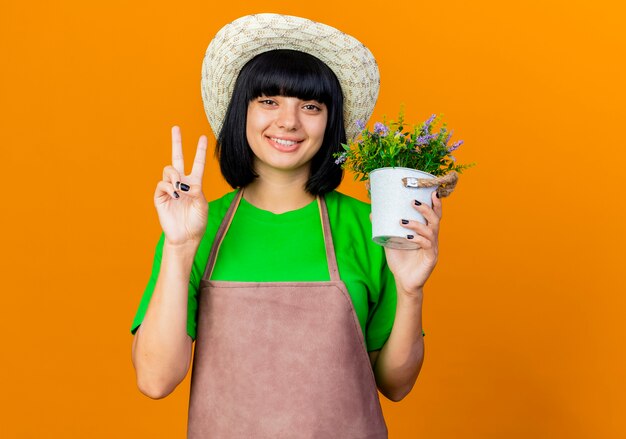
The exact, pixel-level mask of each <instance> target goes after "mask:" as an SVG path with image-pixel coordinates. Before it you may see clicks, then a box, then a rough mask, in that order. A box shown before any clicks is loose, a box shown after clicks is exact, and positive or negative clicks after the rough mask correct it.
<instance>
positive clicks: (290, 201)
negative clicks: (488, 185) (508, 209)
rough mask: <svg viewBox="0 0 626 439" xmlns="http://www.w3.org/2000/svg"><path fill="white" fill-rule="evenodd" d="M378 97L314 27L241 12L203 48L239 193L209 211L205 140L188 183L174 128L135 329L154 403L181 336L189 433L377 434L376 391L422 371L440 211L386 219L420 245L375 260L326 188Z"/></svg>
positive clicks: (398, 395) (367, 239)
mask: <svg viewBox="0 0 626 439" xmlns="http://www.w3.org/2000/svg"><path fill="white" fill-rule="evenodd" d="M235 79H236V82H235ZM233 82H235V83H234V84H233ZM377 94H378V69H377V67H376V63H375V61H374V59H373V57H372V56H371V53H370V52H369V50H367V48H365V47H364V46H363V45H362V44H361V43H359V42H358V41H356V40H355V39H354V38H352V37H350V36H348V35H345V34H343V33H341V32H339V31H337V30H336V29H333V28H330V27H328V26H325V25H322V24H320V23H314V22H311V21H309V20H305V19H301V18H297V17H288V16H280V15H274V14H259V15H255V16H247V17H243V18H241V19H239V20H236V21H235V22H233V23H231V24H229V25H227V26H226V27H225V28H223V29H222V30H221V31H220V32H219V33H218V34H217V36H216V37H215V39H214V40H213V41H212V43H211V45H210V46H209V49H208V50H207V55H206V57H205V62H204V65H203V99H204V103H205V109H206V111H207V116H208V118H209V121H210V123H211V126H212V128H213V129H214V132H216V136H217V137H218V147H217V153H218V156H219V160H220V168H221V171H222V174H223V175H224V177H225V178H226V180H227V181H228V182H229V183H230V184H231V186H232V187H233V188H236V189H238V190H236V191H234V192H231V193H229V194H226V195H225V196H224V197H222V198H220V199H218V200H215V201H212V202H211V203H207V202H206V199H205V198H204V195H203V194H202V176H203V169H204V162H205V154H206V147H207V140H206V137H204V136H202V137H201V138H200V141H199V142H198V148H197V152H196V157H195V160H194V164H193V168H192V171H191V174H189V175H185V174H184V162H183V157H182V146H181V136H180V130H179V129H178V127H174V128H173V129H172V165H171V166H167V167H166V168H165V169H164V172H163V180H162V181H161V182H159V183H158V185H157V189H156V192H155V205H156V208H157V212H158V214H159V220H160V222H161V226H162V228H163V235H162V237H161V240H160V242H159V245H158V246H157V252H156V255H155V263H154V268H153V275H152V278H151V281H150V283H149V284H148V287H147V288H146V292H145V293H144V297H143V299H142V303H141V305H140V308H139V311H138V312H137V315H136V317H135V321H134V322H133V327H132V332H133V333H135V331H136V333H135V338H134V341H133V364H134V365H135V368H136V371H137V382H138V386H139V388H140V390H141V391H142V392H143V393H145V394H146V395H148V396H150V397H152V398H161V397H164V396H166V395H168V394H169V393H171V392H172V391H173V389H174V388H175V387H176V386H177V385H178V384H179V383H180V382H181V381H182V380H183V379H184V377H185V375H186V374H187V372H188V370H189V367H190V364H191V358H192V345H193V341H194V340H195V351H194V356H193V362H194V365H193V369H192V383H191V397H190V407H189V426H188V435H189V437H218V438H219V437H228V438H235V437H341V438H364V437H368V438H370V437H371V438H379V437H387V429H386V426H385V423H384V420H383V418H382V411H381V408H380V402H379V400H378V394H377V391H376V388H377V387H378V389H379V390H380V391H381V392H382V393H383V394H384V395H385V396H386V397H387V398H389V399H391V400H393V401H399V400H401V399H402V398H403V397H404V396H406V394H408V392H409V391H410V390H411V388H412V387H413V384H414V383H415V380H416V378H417V375H418V374H419V370H420V368H421V364H422V361H423V355H424V345H423V333H422V332H421V329H422V328H421V306H422V298H423V286H424V283H425V282H426V280H427V279H428V277H429V276H430V273H431V272H432V270H433V269H434V266H435V264H436V261H437V248H438V244H437V235H438V228H439V220H440V218H441V202H440V200H439V199H438V198H436V197H433V209H431V208H429V207H428V206H425V205H420V206H417V205H416V206H414V207H415V208H416V209H417V210H418V211H419V212H421V213H422V214H423V215H424V217H425V218H426V219H427V221H428V224H427V225H422V224H420V223H419V222H416V221H405V220H403V219H400V218H399V219H398V221H402V224H403V225H404V226H405V227H406V228H407V238H408V239H415V240H417V241H418V242H419V243H420V245H421V249H419V250H417V251H404V250H392V249H384V251H383V249H382V248H381V247H378V246H377V245H376V244H374V243H373V242H372V241H371V225H370V224H369V218H368V214H369V206H368V205H367V204H365V203H362V202H360V201H357V200H355V199H353V198H350V197H347V196H345V195H342V194H339V193H337V192H335V191H334V189H335V188H336V187H337V186H338V185H339V183H340V181H341V178H342V171H341V169H340V168H339V167H338V166H337V165H335V163H334V159H333V153H335V152H337V151H339V150H340V148H341V143H343V142H345V140H346V131H348V133H349V135H351V136H353V135H354V134H355V128H354V127H355V122H356V120H357V119H363V120H366V119H367V118H368V117H369V116H370V114H371V112H372V109H373V106H374V104H375V101H376V97H377ZM344 98H345V102H344ZM225 102H227V105H226V104H225ZM392 273H393V274H392Z"/></svg>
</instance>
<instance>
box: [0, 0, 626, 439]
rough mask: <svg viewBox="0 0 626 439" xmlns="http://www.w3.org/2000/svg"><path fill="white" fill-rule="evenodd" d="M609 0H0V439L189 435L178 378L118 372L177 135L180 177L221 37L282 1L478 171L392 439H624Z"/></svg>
mask: <svg viewBox="0 0 626 439" xmlns="http://www.w3.org/2000/svg"><path fill="white" fill-rule="evenodd" d="M622 4H623V3H622V2H618V1H613V2H611V1H603V0H600V1H595V2H587V1H584V2H583V1H573V0H568V1H564V0H558V1H557V0H555V1H550V2H545V1H540V0H533V1H525V2H516V3H513V4H507V2H502V1H495V0H494V1H486V0H478V1H471V2H470V1H445V2H444V1H438V2H433V1H430V2H414V1H405V0H400V1H393V2H386V3H385V2H376V3H374V2H371V3H365V2H362V1H361V2H357V1H347V2H338V1H316V2H294V1H274V0H267V1H265V2H262V3H261V2H257V3H255V4H253V5H250V4H247V3H243V2H242V3H239V4H238V3H236V2H230V1H228V2H220V3H216V2H208V1H203V2H158V1H154V0H153V1H146V0H137V1H133V2H129V1H120V0H113V1H107V2H97V3H93V2H85V1H69V0H65V1H63V0H61V1H55V2H43V1H42V2H27V1H26V2H18V1H17V0H8V1H7V0H4V1H3V2H2V4H1V6H0V49H1V52H0V54H1V59H2V61H1V62H2V68H1V69H0V99H1V106H0V111H1V112H2V115H1V116H2V117H1V118H0V124H2V127H1V128H2V129H1V131H0V133H1V135H2V141H1V145H2V146H1V148H2V170H3V174H2V175H3V184H2V186H3V191H2V192H3V193H2V201H1V202H0V209H1V212H0V213H1V217H0V221H1V226H2V244H1V246H2V247H1V248H2V252H1V254H2V264H1V267H2V268H1V269H2V276H1V285H2V287H1V289H2V294H1V295H0V300H1V305H0V310H1V311H0V312H1V313H2V314H1V315H0V334H2V345H3V346H2V347H3V354H2V358H3V359H2V361H0V371H1V374H0V376H1V379H2V392H1V395H2V396H0V398H1V401H2V418H3V420H2V427H1V430H0V431H1V432H2V433H0V435H2V437H7V438H31V437H42V438H43V437H45V438H68V437H72V438H111V437H116V438H125V437H128V438H131V437H163V438H164V437H184V434H185V428H186V411H187V398H188V388H189V381H188V378H187V380H185V382H184V383H183V384H182V385H181V386H180V387H179V388H178V389H177V390H176V391H175V392H174V393H173V394H172V395H170V396H169V397H167V398H166V399H164V400H160V401H153V400H150V399H149V398H147V397H145V396H143V395H142V394H140V393H139V391H138V390H137V388H136V385H135V377H134V370H133V368H132V364H131V361H130V347H131V335H130V332H129V327H130V324H131V320H132V318H133V316H134V313H135V311H136V308H137V305H138V303H139V299H140V297H141V294H142V292H143V289H144V287H145V284H146V282H147V280H148V277H149V274H150V268H151V264H152V257H153V252H154V247H155V244H156V242H157V239H158V237H159V233H160V227H159V223H158V219H157V216H156V212H155V210H154V207H153V201H152V196H153V193H154V188H155V186H156V183H157V181H158V180H159V179H160V176H161V171H162V168H163V167H164V166H165V165H167V164H168V161H169V159H170V127H171V126H172V125H174V124H179V125H180V126H181V127H182V133H183V145H184V151H185V154H186V156H187V157H188V163H189V164H190V162H191V160H192V157H193V153H194V152H195V146H196V141H197V138H198V136H199V135H200V134H203V133H205V134H210V129H209V126H208V123H207V121H206V118H205V115H204V111H203V107H202V101H201V97H200V68H201V62H202V57H203V54H204V51H205V50H206V47H207V45H208V43H209V41H210V39H211V38H212V36H213V35H214V34H215V32H217V30H218V29H219V28H220V27H221V26H222V25H224V24H225V23H226V22H229V21H232V20H233V19H235V18H237V17H239V16H242V15H245V14H248V13H255V12H282V13H288V14H292V15H300V16H306V17H308V18H311V19H314V20H318V21H322V22H324V23H327V24H329V25H332V26H334V27H337V28H339V29H341V30H344V31H346V32H348V33H350V34H352V35H354V36H355V37H357V38H358V39H360V40H361V41H363V42H364V43H365V44H366V45H367V46H368V47H369V48H370V49H371V50H372V52H373V53H374V55H375V56H376V57H377V59H378V62H379V66H380V70H381V77H382V85H381V93H380V98H379V102H378V105H377V107H376V112H375V115H374V118H373V120H372V122H373V121H375V120H380V119H381V118H382V116H383V115H387V116H391V117H393V116H395V115H396V114H397V110H398V108H399V106H400V104H401V103H405V105H406V113H407V119H408V120H412V121H422V120H425V119H426V118H427V117H428V116H430V114H432V113H443V114H444V120H445V121H447V122H448V127H449V128H452V129H454V130H455V135H454V136H453V138H452V141H454V140H459V139H463V140H464V141H465V143H464V145H463V146H462V147H461V149H459V150H458V154H457V157H458V159H459V162H462V163H467V162H471V161H476V162H478V166H476V167H474V168H472V169H470V170H468V171H466V173H464V174H463V175H462V177H461V180H460V182H459V186H458V188H457V190H456V191H455V193H454V194H453V195H452V196H451V197H450V198H447V199H444V203H443V212H444V218H443V222H442V228H441V232H440V259H439V263H438V265H437V268H436V269H435V272H434V273H433V275H432V277H431V278H430V280H429V281H428V283H427V285H426V290H425V301H424V328H425V331H426V333H427V336H426V339H425V342H426V357H425V363H424V366H423V369H422V371H421V374H420V376H419V378H418V381H417V383H416V385H415V387H414V389H413V391H412V393H411V394H410V395H409V396H408V397H407V398H406V399H404V400H403V401H401V402H400V403H391V402H389V401H387V400H384V398H383V409H384V412H385V417H386V419H387V423H388V426H389V431H390V437H391V438H529V437H533V438H618V437H626V421H625V419H624V418H625V417H624V413H625V410H626V373H625V371H626V364H625V363H626V362H625V361H624V360H625V356H626V355H625V354H624V348H625V347H626V343H625V342H626V325H625V323H624V321H625V318H624V315H625V313H624V311H625V307H624V305H625V303H626V300H625V299H624V293H625V292H626V288H625V286H626V285H625V281H624V268H625V258H624V256H623V249H624V247H625V246H626V239H625V233H624V223H625V221H624V219H625V215H624V212H625V209H624V201H625V200H624V195H623V192H621V191H622V190H623V188H624V184H623V180H622V178H623V177H622V176H621V175H620V174H623V169H622V168H623V163H624V159H625V158H626V154H625V153H624V149H625V147H624V140H623V138H624V133H623V131H620V130H623V129H624V128H625V127H626V125H625V124H624V121H625V118H624V116H625V112H624V110H623V103H624V101H625V98H626V94H625V90H624V80H625V78H626V74H625V73H626V72H625V69H624V55H625V53H626V51H625V43H626V31H624V24H623V18H624V16H625V12H626V11H625V10H624V6H622ZM210 143H211V145H213V144H214V140H213V138H212V137H211V138H210ZM188 171H189V169H188ZM205 174H206V175H207V177H206V178H205V182H204V188H205V194H206V196H207V198H208V199H213V198H216V197H218V196H221V195H222V194H223V193H224V192H225V191H227V190H228V187H227V186H226V184H225V183H224V182H223V180H222V178H221V176H220V175H219V171H218V167H217V164H216V163H215V161H211V162H210V163H208V165H207V170H206V173H205ZM341 189H342V190H343V191H344V192H346V193H348V194H350V195H353V196H357V197H359V198H361V199H365V190H364V189H363V187H362V185H361V184H356V183H354V182H352V179H351V177H350V176H348V177H347V178H346V181H345V182H344V183H343V185H342V187H341Z"/></svg>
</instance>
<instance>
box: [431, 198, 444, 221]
mask: <svg viewBox="0 0 626 439" xmlns="http://www.w3.org/2000/svg"><path fill="white" fill-rule="evenodd" d="M431 198H432V199H433V210H434V211H435V214H436V215H437V216H438V217H439V221H441V217H442V214H443V212H442V207H441V206H442V204H441V198H439V197H438V196H437V191H434V192H433V194H432V197H431Z"/></svg>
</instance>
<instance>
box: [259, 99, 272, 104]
mask: <svg viewBox="0 0 626 439" xmlns="http://www.w3.org/2000/svg"><path fill="white" fill-rule="evenodd" d="M258 102H259V103H260V104H263V105H275V104H276V102H275V101H274V100H272V99H268V98H260V99H259V100H258Z"/></svg>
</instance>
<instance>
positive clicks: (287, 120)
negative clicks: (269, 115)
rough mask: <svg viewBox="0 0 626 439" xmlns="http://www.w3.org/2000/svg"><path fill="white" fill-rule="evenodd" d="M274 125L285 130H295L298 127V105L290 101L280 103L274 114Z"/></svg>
mask: <svg viewBox="0 0 626 439" xmlns="http://www.w3.org/2000/svg"><path fill="white" fill-rule="evenodd" d="M276 125H277V126H278V127H279V128H282V129H284V130H287V131H295V130H297V129H298V128H299V127H300V119H299V117H298V105H297V104H295V103H291V102H289V103H285V104H283V105H281V106H280V109H279V110H278V111H277V114H276Z"/></svg>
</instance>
